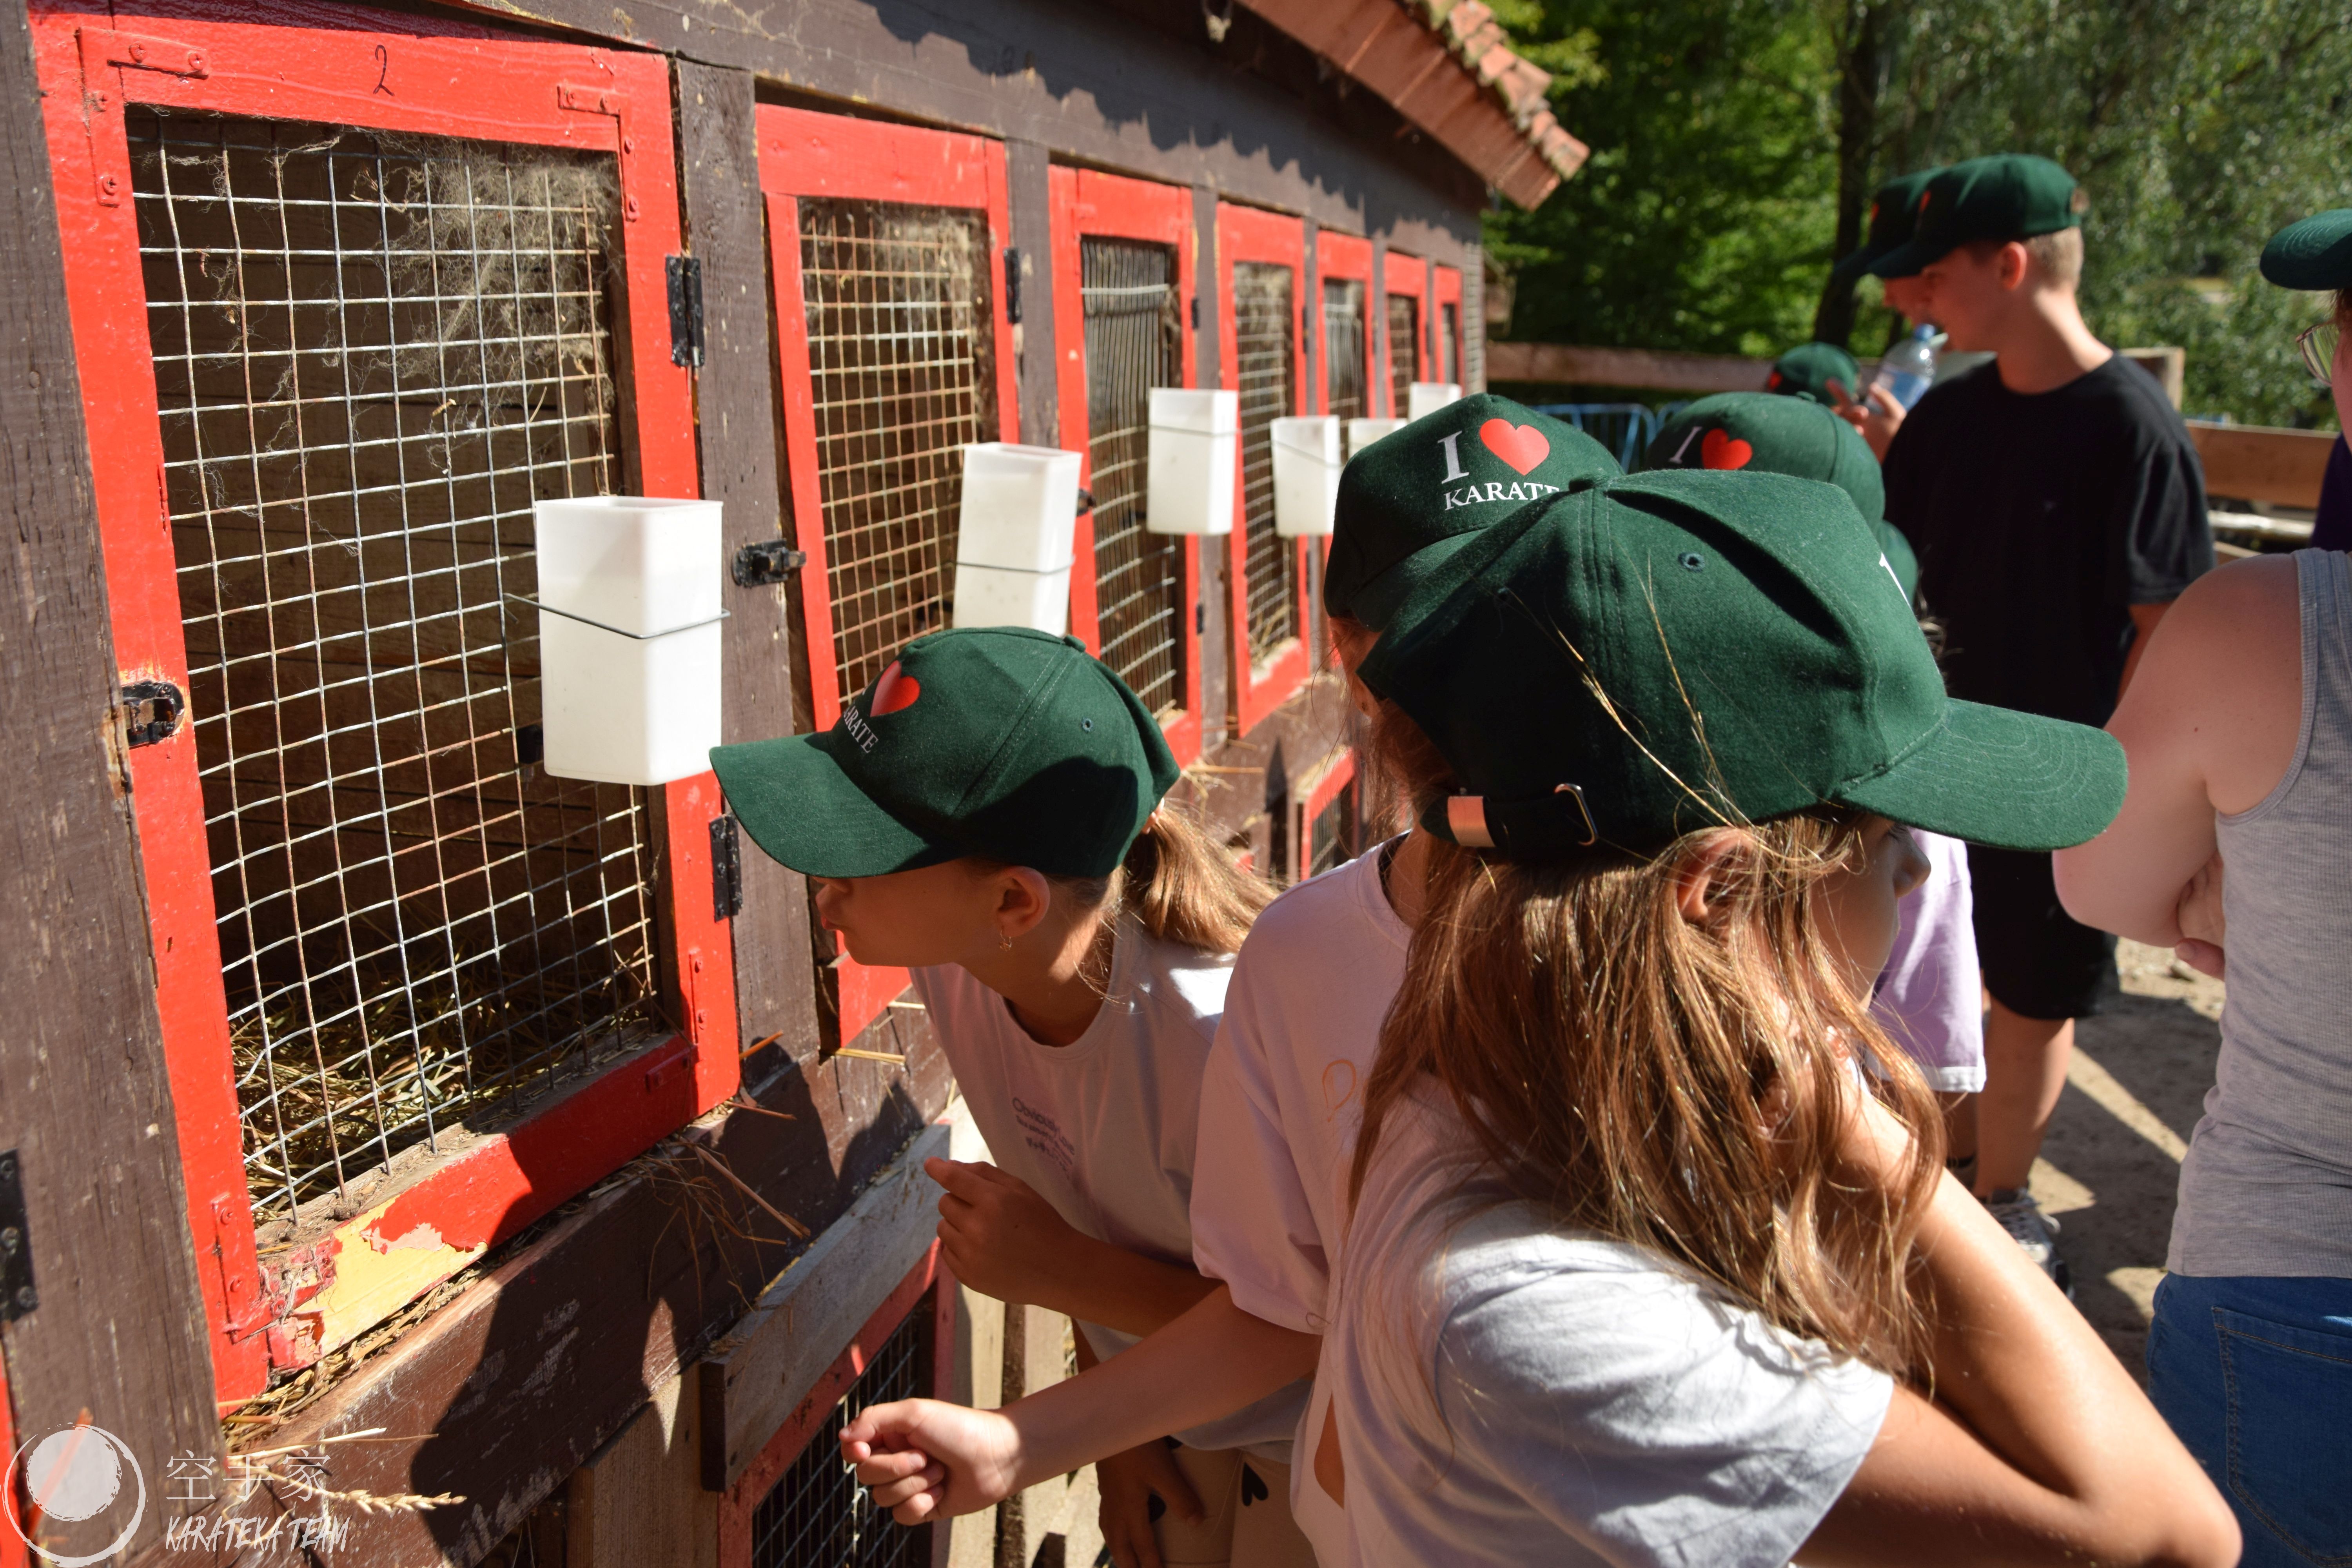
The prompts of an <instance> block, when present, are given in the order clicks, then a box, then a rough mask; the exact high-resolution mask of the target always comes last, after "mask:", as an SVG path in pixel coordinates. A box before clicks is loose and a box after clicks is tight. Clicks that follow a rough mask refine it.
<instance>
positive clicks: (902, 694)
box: [873, 658, 923, 719]
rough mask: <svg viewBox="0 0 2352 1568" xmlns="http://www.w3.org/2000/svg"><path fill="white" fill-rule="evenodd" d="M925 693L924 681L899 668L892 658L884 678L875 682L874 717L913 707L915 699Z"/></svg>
mask: <svg viewBox="0 0 2352 1568" xmlns="http://www.w3.org/2000/svg"><path fill="white" fill-rule="evenodd" d="M922 694H923V683H922V682H921V681H919V680H917V679H915V678H914V677H913V676H911V675H908V673H907V672H906V671H905V670H903V669H900V668H898V660H897V659H895V658H894V659H892V660H891V661H890V668H887V669H886V670H884V671H883V672H882V679H879V680H877V681H876V682H875V683H874V715H873V716H874V717H875V718H877V719H879V718H880V717H882V715H884V714H885V713H896V712H898V710H900V709H902V708H912V707H913V706H914V705H915V699H916V698H918V697H920V696H921V695H922Z"/></svg>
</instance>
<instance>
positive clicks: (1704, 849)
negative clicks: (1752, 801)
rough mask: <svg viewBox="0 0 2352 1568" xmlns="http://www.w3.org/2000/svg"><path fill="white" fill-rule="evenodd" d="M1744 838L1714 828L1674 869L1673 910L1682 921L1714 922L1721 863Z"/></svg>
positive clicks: (1726, 828) (1735, 833)
mask: <svg viewBox="0 0 2352 1568" xmlns="http://www.w3.org/2000/svg"><path fill="white" fill-rule="evenodd" d="M1745 837H1747V836H1746V835H1745V834H1742V833H1739V832H1738V831H1736V830H1735V829H1732V828H1728V827H1719V828H1717V829H1716V830H1715V831H1714V832H1712V833H1710V834H1708V835H1707V836H1706V837H1704V838H1702V839H1700V840H1699V842H1698V843H1697V844H1696V846H1694V847H1692V848H1691V850H1690V851H1689V852H1688V853H1687V854H1686V855H1685V857H1684V858H1683V862H1682V864H1681V865H1679V866H1677V867H1675V908H1676V909H1678V910H1681V911H1682V916H1683V919H1685V920H1686V921H1689V922H1690V923H1691V924H1693V925H1695V926H1703V925H1706V924H1707V923H1708V922H1709V921H1712V920H1713V919H1714V918H1715V915H1716V913H1717V910H1718V909H1719V907H1720V906H1719V904H1718V903H1717V898H1716V895H1717V891H1718V889H1720V888H1721V885H1722V881H1723V873H1724V870H1725V865H1724V863H1725V862H1726V861H1727V860H1728V859H1730V858H1731V855H1732V852H1733V851H1734V850H1736V849H1738V847H1739V845H1740V843H1741V841H1742V840H1743V839H1744V838H1745Z"/></svg>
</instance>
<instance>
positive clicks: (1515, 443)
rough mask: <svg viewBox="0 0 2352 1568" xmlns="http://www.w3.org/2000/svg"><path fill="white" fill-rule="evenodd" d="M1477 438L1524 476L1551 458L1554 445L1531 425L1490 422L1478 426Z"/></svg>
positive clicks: (1504, 420) (1495, 420)
mask: <svg viewBox="0 0 2352 1568" xmlns="http://www.w3.org/2000/svg"><path fill="white" fill-rule="evenodd" d="M1478 439H1480V440H1481V441H1484V442H1486V450H1488V451H1489V452H1492V453H1494V454H1495V456H1496V457H1498V458H1502V459H1503V461H1505V462H1507V463H1508V464H1510V465H1511V467H1512V468H1517V470H1518V471H1519V472H1520V473H1523V474H1524V473H1526V472H1527V471H1528V469H1530V468H1534V467H1535V466H1536V465H1537V464H1538V463H1540V462H1542V461H1543V460H1544V459H1545V458H1549V457H1550V456H1551V442H1550V441H1549V440H1547V439H1546V438H1545V437H1544V433H1543V432H1542V431H1540V430H1538V429H1537V428H1536V427H1535V426H1532V425H1514V424H1512V423H1511V422H1510V421H1509V420H1507V419H1489V420H1487V421H1486V423H1485V424H1484V425H1481V426H1478Z"/></svg>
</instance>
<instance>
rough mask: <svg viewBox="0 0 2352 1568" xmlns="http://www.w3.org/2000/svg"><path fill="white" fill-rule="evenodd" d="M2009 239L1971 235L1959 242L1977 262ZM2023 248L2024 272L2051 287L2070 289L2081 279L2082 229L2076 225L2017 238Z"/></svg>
mask: <svg viewBox="0 0 2352 1568" xmlns="http://www.w3.org/2000/svg"><path fill="white" fill-rule="evenodd" d="M2011 243H2012V242H2011V241H2010V240H2006V239H1972V240H1969V241H1968V242H1967V243H1966V244H1964V245H1963V246H1961V247H1960V248H1961V249H1963V250H1965V251H1967V252H1968V253H1969V256H1971V257H1973V258H1975V259H1976V260H1977V262H1978V263H1979V265H1981V264H1982V263H1984V262H1986V261H1989V260H1990V259H1991V258H1993V257H1994V256H1995V255H1997V254H1998V253H1999V252H2000V248H2001V247H2003V246H2005V245H2009V244H2011ZM2014 243H2015V244H2017V245H2019V246H2021V247H2023V248H2024V251H2025V263H2026V273H2027V276H2028V277H2036V278H2038V279H2040V280H2041V281H2042V283H2043V284H2045V285H2046V286H2048V287H2050V288H2053V289H2077V288H2080V287H2081V286H2082V282H2083V230H2082V228H2081V227H2080V226H2068V227H2065V228H2060V229H2053V230H2052V231H2051V232H2050V233H2048V234H2037V235H2033V236H2032V237H2028V238H2025V239H2021V240H2017V241H2015V242H2014Z"/></svg>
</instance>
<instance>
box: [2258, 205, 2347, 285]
mask: <svg viewBox="0 0 2352 1568" xmlns="http://www.w3.org/2000/svg"><path fill="white" fill-rule="evenodd" d="M2263 277H2264V278H2267V279H2270V280H2271V281H2272V282H2273V283H2275V284H2277V285H2278V286H2279V287H2280V288H2282V289H2352V207H2337V208H2336V209H2335V210H2334V211H2332V212H2324V213H2314V214H2313V215H2312V216H2309V217H2307V218H2303V219H2301V220H2299V221H2297V222H2294V223H2291V224H2289V225H2287V226H2285V227H2284V228H2283V229H2281V230H2279V231H2278V232H2277V233H2276V234H2274V235H2273V236H2271V242H2270V243H2269V244H2268V245H2265V246H2263Z"/></svg>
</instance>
